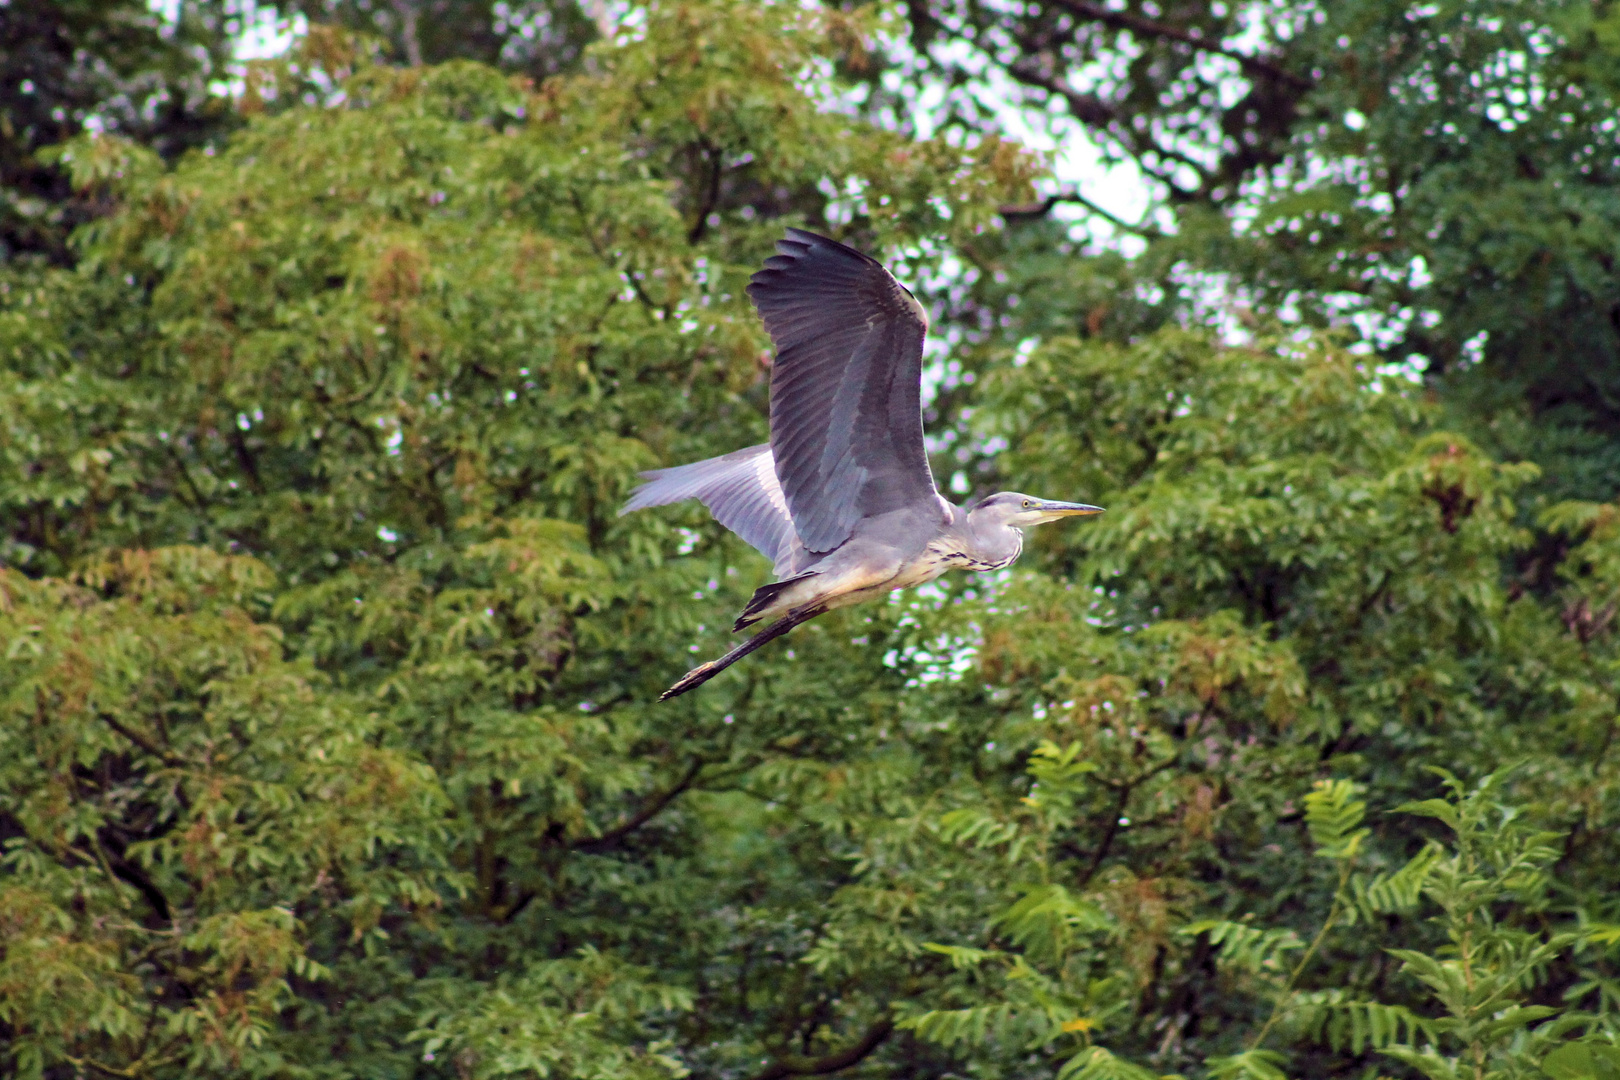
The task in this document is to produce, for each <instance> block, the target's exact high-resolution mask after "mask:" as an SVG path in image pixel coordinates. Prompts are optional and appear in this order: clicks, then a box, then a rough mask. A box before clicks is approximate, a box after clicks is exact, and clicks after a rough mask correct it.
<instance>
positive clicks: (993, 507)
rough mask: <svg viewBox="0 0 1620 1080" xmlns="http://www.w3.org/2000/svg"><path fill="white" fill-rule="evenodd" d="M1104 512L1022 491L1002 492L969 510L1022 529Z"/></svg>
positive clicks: (1100, 508) (971, 515) (995, 521)
mask: <svg viewBox="0 0 1620 1080" xmlns="http://www.w3.org/2000/svg"><path fill="white" fill-rule="evenodd" d="M1102 512H1103V508H1102V507H1100V506H1089V505H1087V504H1086V503H1072V502H1053V501H1052V500H1051V499H1037V498H1036V497H1035V496H1033V495H1025V494H1023V493H1022V492H1018V491H998V492H997V493H996V494H994V495H992V496H990V497H989V498H987V499H985V500H984V501H982V502H980V503H979V505H977V506H975V507H974V508H973V509H972V510H970V511H968V514H969V516H970V517H973V518H977V519H978V520H980V521H989V522H991V523H993V524H996V525H1010V526H1012V527H1013V528H1015V529H1022V528H1026V527H1027V526H1030V525H1045V524H1046V523H1047V522H1048V521H1057V520H1058V519H1059V518H1067V517H1090V516H1091V515H1092V514H1100V513H1102Z"/></svg>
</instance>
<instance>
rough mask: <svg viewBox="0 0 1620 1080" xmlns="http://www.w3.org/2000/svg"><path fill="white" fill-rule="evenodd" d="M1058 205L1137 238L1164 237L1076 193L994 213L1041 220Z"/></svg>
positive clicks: (1004, 207)
mask: <svg viewBox="0 0 1620 1080" xmlns="http://www.w3.org/2000/svg"><path fill="white" fill-rule="evenodd" d="M1058 203H1075V204H1077V205H1079V206H1083V207H1085V208H1086V209H1087V210H1089V211H1090V212H1091V213H1093V214H1096V215H1097V216H1098V217H1100V218H1102V219H1103V220H1104V221H1106V222H1108V223H1109V224H1110V225H1113V226H1114V227H1115V228H1119V229H1124V230H1125V231H1126V232H1133V233H1136V234H1137V235H1138V236H1145V237H1148V238H1149V239H1152V240H1157V239H1159V238H1160V237H1161V236H1163V235H1164V234H1163V233H1162V232H1160V231H1159V230H1158V229H1155V228H1154V227H1153V226H1152V225H1132V224H1131V223H1130V222H1128V221H1126V220H1125V219H1124V218H1122V217H1120V216H1119V215H1117V214H1114V213H1111V212H1109V211H1107V210H1104V209H1103V208H1102V207H1100V206H1098V205H1097V204H1096V203H1094V202H1092V201H1091V200H1090V199H1088V198H1086V197H1085V196H1084V195H1082V194H1080V193H1079V192H1078V191H1060V192H1058V193H1056V194H1055V195H1048V196H1047V197H1046V198H1044V199H1042V200H1041V201H1040V202H1036V203H1019V204H1014V205H1008V206H998V207H997V208H996V213H998V214H1000V215H1001V216H1002V217H1004V218H1042V217H1045V216H1046V215H1047V214H1050V213H1051V212H1052V208H1053V207H1054V206H1056V205H1057V204H1058Z"/></svg>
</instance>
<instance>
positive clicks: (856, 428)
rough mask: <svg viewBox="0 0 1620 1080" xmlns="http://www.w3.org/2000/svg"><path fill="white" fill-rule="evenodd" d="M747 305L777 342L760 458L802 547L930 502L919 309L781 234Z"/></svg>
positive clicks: (888, 282)
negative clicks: (766, 442)
mask: <svg viewBox="0 0 1620 1080" xmlns="http://www.w3.org/2000/svg"><path fill="white" fill-rule="evenodd" d="M776 250H777V252H778V254H776V255H773V256H772V257H770V258H769V259H766V260H765V269H763V270H761V271H760V272H759V273H757V274H755V275H754V276H753V278H752V280H751V281H750V283H749V286H748V295H749V296H750V297H751V298H752V299H753V301H754V306H755V307H756V308H758V309H759V314H760V317H761V318H762V319H764V320H765V329H766V330H767V331H769V332H770V335H771V340H772V341H774V342H775V343H776V363H775V365H774V367H773V368H772V370H771V451H772V454H773V455H774V457H775V460H776V475H777V478H778V480H779V481H780V482H781V488H782V492H783V493H784V495H785V496H786V498H787V506H788V508H789V510H790V512H791V513H792V516H793V524H794V527H795V529H796V530H797V533H798V536H799V539H800V540H802V541H803V543H804V546H805V547H807V548H808V549H810V550H811V551H815V552H823V551H831V550H833V549H834V548H836V547H838V546H839V545H840V544H842V543H843V542H844V541H845V540H848V539H849V536H850V533H851V532H852V531H853V530H854V528H855V524H856V522H858V521H860V520H861V519H862V518H866V517H872V516H875V515H877V514H882V513H886V512H887V511H890V510H898V509H901V508H902V507H906V506H922V505H927V506H929V507H933V506H935V505H937V504H938V502H939V495H938V492H937V490H936V489H935V487H934V477H933V474H932V473H931V472H930V471H929V469H928V456H927V453H926V452H925V450H924V448H923V430H922V404H921V400H920V394H921V388H922V385H921V384H922V346H923V335H924V334H925V333H927V330H928V320H927V317H926V316H925V315H924V314H923V310H922V306H921V305H920V304H918V303H917V301H916V300H915V299H914V298H913V297H912V296H911V294H910V293H909V292H907V291H906V290H905V289H903V288H901V286H900V284H899V282H897V281H895V280H894V278H893V277H891V276H890V275H889V272H888V271H887V270H885V269H884V268H883V266H882V265H881V264H880V263H878V262H877V261H876V260H874V259H871V258H868V257H867V256H865V255H862V254H861V253H860V252H858V251H856V250H854V249H853V248H848V247H845V246H844V245H843V244H840V243H838V242H836V241H833V240H828V239H827V238H826V237H824V236H817V235H816V234H815V233H810V232H805V231H804V230H803V229H789V230H788V234H787V239H785V240H780V241H778V242H777V245H776Z"/></svg>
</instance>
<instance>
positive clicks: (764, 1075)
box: [753, 1017, 894, 1080]
mask: <svg viewBox="0 0 1620 1080" xmlns="http://www.w3.org/2000/svg"><path fill="white" fill-rule="evenodd" d="M893 1033H894V1021H893V1020H890V1019H888V1018H887V1017H885V1018H883V1019H882V1020H879V1021H878V1022H877V1023H875V1024H873V1025H872V1026H871V1027H869V1028H867V1029H866V1033H865V1034H863V1035H862V1036H861V1037H860V1038H859V1039H857V1040H856V1041H855V1042H854V1043H853V1044H852V1045H850V1046H848V1047H845V1048H844V1049H843V1050H840V1051H838V1052H837V1053H833V1054H824V1055H822V1056H821V1057H815V1058H811V1057H799V1056H798V1055H796V1054H787V1055H784V1056H782V1057H778V1058H777V1059H776V1060H774V1061H772V1062H771V1063H770V1064H769V1065H767V1066H765V1068H764V1069H762V1070H760V1071H759V1072H757V1073H755V1074H754V1076H753V1080H783V1077H787V1076H824V1075H826V1074H827V1073H834V1072H837V1071H838V1070H839V1069H847V1068H849V1067H850V1066H851V1065H855V1064H858V1063H860V1062H861V1061H862V1060H864V1059H865V1058H866V1056H867V1055H868V1054H870V1053H871V1052H872V1051H874V1050H876V1049H877V1048H878V1047H879V1046H882V1045H883V1043H884V1041H885V1040H886V1039H888V1037H889V1036H890V1035H891V1034H893Z"/></svg>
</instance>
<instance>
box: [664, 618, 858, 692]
mask: <svg viewBox="0 0 1620 1080" xmlns="http://www.w3.org/2000/svg"><path fill="white" fill-rule="evenodd" d="M826 610H827V609H826V608H825V607H821V606H819V605H817V606H815V607H807V608H800V609H799V610H798V611H790V612H788V613H787V614H786V615H784V616H782V617H781V618H780V619H778V620H777V621H776V622H773V623H772V624H771V625H769V626H767V627H766V628H765V629H763V630H761V631H760V632H759V633H757V634H755V635H754V636H753V637H751V638H749V639H748V640H747V641H745V642H743V643H742V644H741V645H738V646H737V647H736V648H735V649H732V650H731V651H730V652H728V653H726V655H724V656H722V657H720V659H718V660H710V661H709V662H708V663H706V664H699V665H698V666H697V667H695V668H693V669H692V670H691V671H688V672H687V673H686V674H685V675H682V676H681V678H680V681H679V682H677V683H676V684H675V685H674V686H672V687H670V688H669V689H668V690H665V691H664V692H663V693H662V694H660V695H658V700H659V701H668V700H669V699H670V698H672V697H680V696H681V695H682V694H684V693H686V692H687V691H688V690H691V689H693V688H694V687H698V686H702V685H703V684H704V683H706V682H708V681H709V680H710V679H712V678H714V677H715V676H716V675H718V674H720V673H721V672H722V671H724V670H726V668H728V667H730V666H731V665H732V664H735V663H736V662H737V661H739V660H741V659H742V658H743V657H745V656H747V655H748V654H749V653H751V652H753V651H754V650H755V649H757V648H759V647H760V646H761V645H764V644H766V643H767V642H770V641H774V640H775V639H776V638H779V637H781V636H782V635H783V634H785V633H787V632H788V631H789V630H791V629H793V628H794V627H795V626H798V625H799V624H800V623H802V622H809V621H810V620H811V619H813V618H815V617H816V616H817V615H820V614H822V613H824V612H825V611H826Z"/></svg>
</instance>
